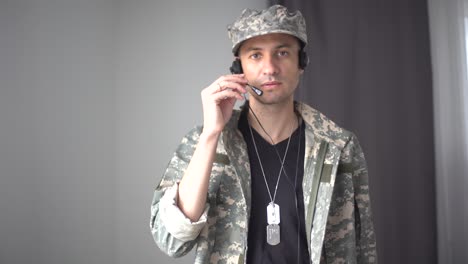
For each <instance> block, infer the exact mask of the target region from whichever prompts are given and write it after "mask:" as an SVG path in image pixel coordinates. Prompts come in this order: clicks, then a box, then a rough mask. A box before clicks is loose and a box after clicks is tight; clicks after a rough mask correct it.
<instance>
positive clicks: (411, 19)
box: [269, 0, 437, 264]
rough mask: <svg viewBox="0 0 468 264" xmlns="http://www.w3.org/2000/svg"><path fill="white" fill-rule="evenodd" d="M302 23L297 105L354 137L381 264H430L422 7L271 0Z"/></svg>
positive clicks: (431, 200)
mask: <svg viewBox="0 0 468 264" xmlns="http://www.w3.org/2000/svg"><path fill="white" fill-rule="evenodd" d="M269 4H283V5H285V6H287V7H288V8H290V10H300V11H301V12H302V13H303V14H304V16H305V17H306V21H307V26H308V37H309V45H308V46H307V52H308V54H309V57H310V64H309V66H308V67H307V68H306V71H305V73H304V76H303V79H302V82H301V87H300V89H298V91H297V94H296V96H297V99H299V100H303V101H305V102H307V103H309V104H311V105H312V106H313V107H315V108H316V109H318V110H320V111H321V112H323V113H324V114H325V115H327V116H329V117H330V118H331V119H333V120H334V121H336V122H337V123H338V124H339V125H341V126H343V127H345V128H346V129H348V130H351V131H353V132H355V134H356V135H357V136H358V138H359V141H360V143H361V145H362V147H363V149H364V152H365V154H366V158H367V162H368V167H369V177H370V188H371V190H370V191H371V199H372V209H373V213H374V224H375V228H376V235H377V247H378V254H379V262H380V263H388V264H390V263H392V264H394V263H399V264H402V263H436V262H437V246H436V241H437V240H436V230H437V229H436V210H435V186H434V184H435V168H434V143H433V142H434V140H433V133H434V132H433V105H432V77H431V76H432V75H431V61H430V48H429V28H428V14H427V2H426V1H421V0H411V1H408V0H386V1H383V0H380V1H376V0H360V1H359V0H355V1H346V0H343V1H330V0H286V1H270V2H269Z"/></svg>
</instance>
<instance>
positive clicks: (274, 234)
mask: <svg viewBox="0 0 468 264" xmlns="http://www.w3.org/2000/svg"><path fill="white" fill-rule="evenodd" d="M249 108H250V106H249ZM250 111H252V114H253V115H254V117H255V119H256V120H257V122H258V124H259V125H260V127H261V128H262V130H263V132H265V134H266V135H267V136H268V137H269V138H270V140H271V143H273V146H274V145H275V144H274V141H273V139H272V138H271V136H270V135H269V134H268V133H267V132H266V131H265V129H264V128H263V126H262V124H261V123H260V120H259V119H258V117H257V116H256V115H255V113H254V112H253V110H252V108H250ZM247 121H248V119H247ZM293 129H294V126H292V127H291V133H290V134H289V138H288V143H287V145H286V151H285V152H284V156H283V159H281V157H280V156H279V153H278V151H277V150H276V146H275V150H276V152H277V154H278V158H280V161H281V168H280V170H279V174H278V179H277V181H276V186H275V192H274V193H273V196H271V191H270V187H269V186H268V182H267V179H266V176H265V171H264V169H263V164H262V161H261V159H260V155H259V154H258V148H257V143H256V142H255V138H254V135H253V132H252V126H251V125H250V123H249V130H250V136H251V137H252V141H253V144H254V149H255V153H256V154H257V158H258V162H259V164H260V169H261V171H262V175H263V179H264V180H265V186H266V188H267V191H268V195H269V196H270V203H269V204H268V206H267V222H268V225H267V228H266V231H267V243H268V244H270V245H272V246H275V245H278V244H279V243H280V226H279V223H280V207H279V205H278V204H275V199H276V192H277V191H278V184H279V181H280V179H281V175H282V172H283V171H284V161H285V160H286V156H287V154H288V150H289V143H290V142H291V136H292V133H293ZM285 173H286V172H285Z"/></svg>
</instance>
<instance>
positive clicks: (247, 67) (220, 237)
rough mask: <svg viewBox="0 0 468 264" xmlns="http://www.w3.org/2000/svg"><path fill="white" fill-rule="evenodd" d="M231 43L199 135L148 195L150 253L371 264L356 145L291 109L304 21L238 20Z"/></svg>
mask: <svg viewBox="0 0 468 264" xmlns="http://www.w3.org/2000/svg"><path fill="white" fill-rule="evenodd" d="M228 33H229V37H230V39H231V40H232V42H233V47H232V52H233V54H234V57H235V58H234V62H233V66H232V67H231V71H232V72H233V74H230V75H225V76H221V77H219V78H218V79H217V80H215V81H214V82H213V83H212V84H211V85H209V86H208V87H206V88H205V89H203V91H202V93H201V94H202V104H203V127H197V128H195V129H193V130H192V131H191V132H189V133H188V134H187V135H186V136H185V137H184V138H183V140H182V143H181V144H180V145H179V147H178V148H177V150H176V152H175V153H174V156H173V157H172V159H171V161H170V163H169V165H168V167H167V169H166V171H165V173H164V175H163V177H162V180H161V182H160V184H159V186H158V187H157V188H156V190H155V193H154V198H153V202H152V205H151V221H150V227H151V232H152V234H153V237H154V240H155V242H156V243H157V245H158V246H159V247H160V248H161V250H162V251H164V252H165V253H166V254H168V255H169V256H173V257H179V256H183V255H184V254H186V253H187V252H189V251H190V250H191V249H192V248H193V247H195V248H196V258H195V263H246V262H247V263H319V262H325V263H376V262H377V256H376V255H377V254H376V243H375V236H374V229H373V224H372V220H371V206H370V201H369V185H368V175H367V168H366V164H365V159H364V155H363V153H362V150H361V148H360V146H359V143H358V140H357V138H356V137H355V136H354V134H352V133H351V132H349V131H346V130H344V129H343V128H340V127H338V126H337V125H336V124H335V123H333V122H332V121H331V120H330V119H328V118H327V117H325V116H324V115H323V114H322V113H320V112H318V111H317V110H315V109H313V108H312V107H310V106H308V105H306V104H304V103H300V102H296V101H294V91H295V90H296V88H297V86H298V83H299V79H300V76H301V75H302V74H303V71H304V68H305V67H306V65H307V62H308V59H307V55H306V53H305V50H304V47H305V46H306V45H307V34H306V28H305V20H304V18H303V16H302V14H301V13H300V12H298V11H296V12H293V13H290V12H288V10H287V9H286V8H285V7H283V6H280V5H275V6H271V7H270V8H268V9H266V10H263V11H260V12H258V11H255V10H249V9H246V10H244V11H243V12H242V14H241V16H240V17H239V18H238V19H237V20H236V21H235V22H234V23H233V24H232V25H230V26H229V27H228ZM246 93H249V99H248V100H246V102H245V103H244V105H243V107H242V108H241V110H235V109H233V108H234V104H235V102H236V101H237V100H243V99H244V95H245V94H246Z"/></svg>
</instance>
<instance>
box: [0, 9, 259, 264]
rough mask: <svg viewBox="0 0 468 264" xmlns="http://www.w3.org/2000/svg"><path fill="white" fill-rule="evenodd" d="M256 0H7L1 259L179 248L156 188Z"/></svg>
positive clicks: (81, 259) (1, 12)
mask: <svg viewBox="0 0 468 264" xmlns="http://www.w3.org/2000/svg"><path fill="white" fill-rule="evenodd" d="M264 5H265V4H264V3H263V1H261V0H255V1H247V0H242V1H229V2H225V3H220V2H219V1H215V0H210V1H197V2H196V4H195V3H192V2H191V1H184V2H182V1H164V2H161V3H158V2H157V1H141V0H134V1H112V0H81V1H79V0H75V1H72V0H62V1H59V0H56V1H53V0H29V1H28V0H16V1H15V0H11V1H8V0H3V1H1V2H0V179H1V182H0V223H1V224H0V237H1V240H0V241H1V242H0V263H2V264H3V263H33V262H34V263H67V264H69V263H80V264H81V263H99V264H103V263H192V259H191V256H189V257H188V258H185V259H180V260H177V261H173V260H172V259H170V258H168V257H166V256H164V255H163V254H162V253H161V252H160V251H159V249H157V248H156V246H155V244H154V243H153V241H152V237H151V235H150V232H149V226H148V223H149V205H150V201H151V196H152V190H153V188H154V187H155V185H156V184H157V183H158V181H159V178H160V175H161V173H162V171H163V169H164V167H165V165H166V164H167V162H168V160H169V158H170V155H171V153H172V151H173V150H174V148H175V147H176V145H177V143H178V142H179V140H180V138H181V137H182V135H183V134H184V133H185V132H186V131H188V130H189V129H190V128H191V127H193V126H194V125H195V124H198V123H200V122H201V104H200V99H199V98H200V94H199V93H200V91H201V89H202V88H203V87H205V86H206V85H208V84H209V83H211V82H212V81H213V80H214V79H215V78H217V77H218V75H220V74H225V73H227V72H228V71H227V68H228V66H229V64H230V62H231V55H230V52H229V50H230V43H229V40H228V38H227V33H226V30H225V28H226V25H227V24H228V23H230V22H232V21H233V20H234V19H235V18H236V17H237V16H238V15H239V14H240V11H241V10H242V9H243V8H244V7H252V8H261V7H263V6H264Z"/></svg>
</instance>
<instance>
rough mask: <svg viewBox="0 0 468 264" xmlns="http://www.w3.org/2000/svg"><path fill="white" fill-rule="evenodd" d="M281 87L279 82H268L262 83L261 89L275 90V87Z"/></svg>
mask: <svg viewBox="0 0 468 264" xmlns="http://www.w3.org/2000/svg"><path fill="white" fill-rule="evenodd" d="M279 85H281V82H278V81H268V82H264V83H262V88H275V87H277V86H279Z"/></svg>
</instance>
